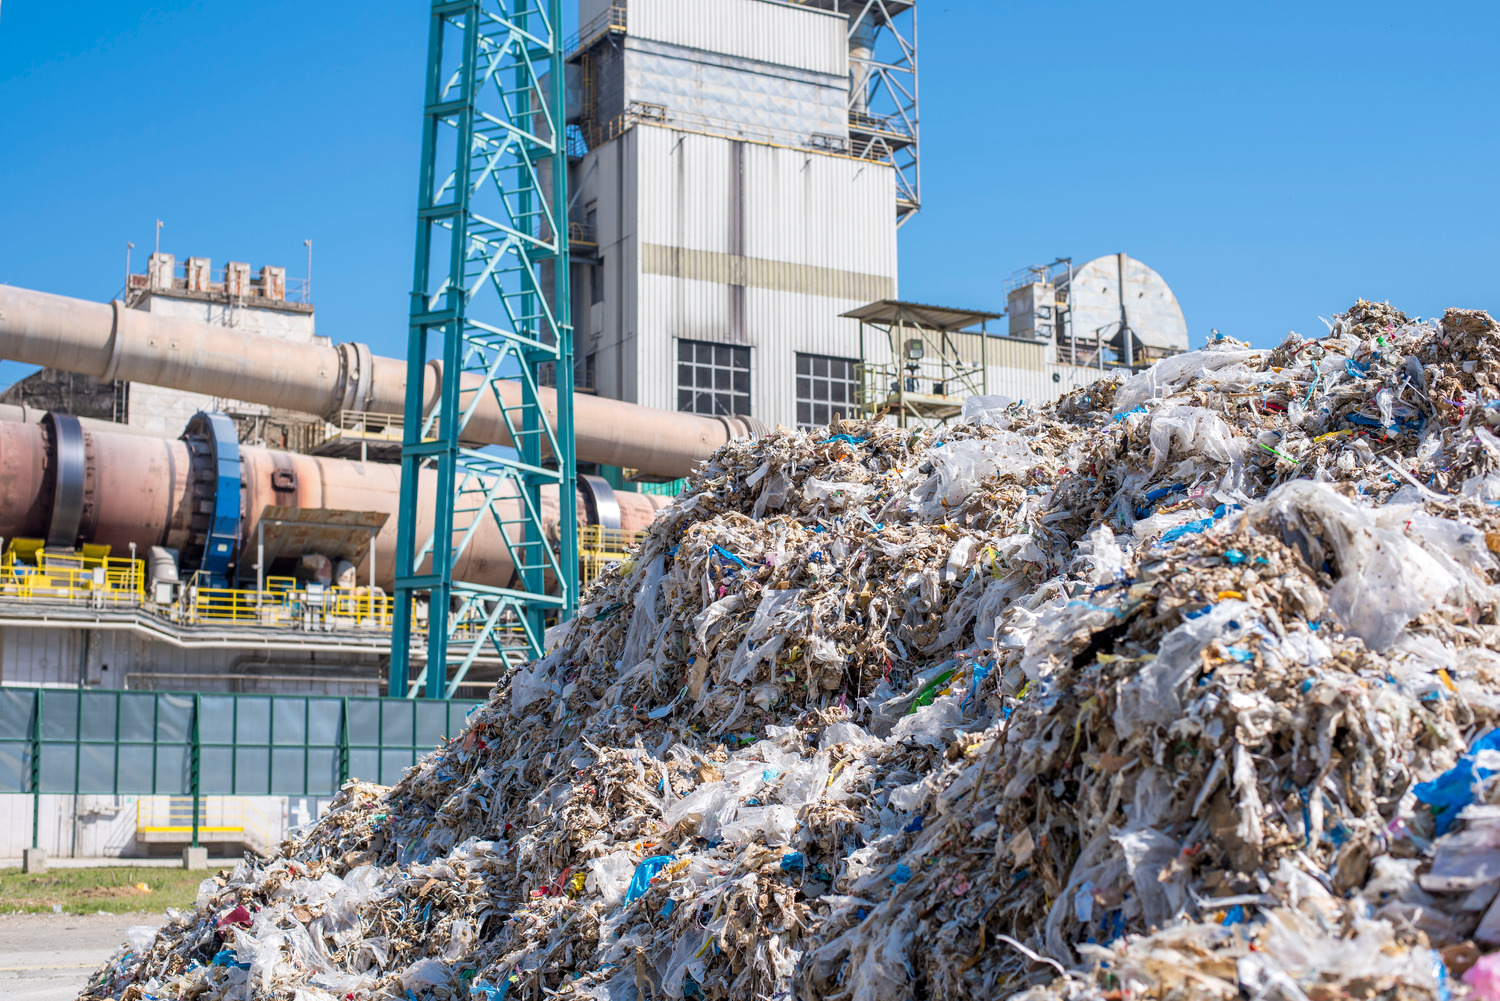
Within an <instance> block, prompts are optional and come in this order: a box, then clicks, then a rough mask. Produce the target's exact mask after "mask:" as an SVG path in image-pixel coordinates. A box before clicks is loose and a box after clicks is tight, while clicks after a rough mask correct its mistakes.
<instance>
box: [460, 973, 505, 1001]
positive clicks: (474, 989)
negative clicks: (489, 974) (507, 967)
mask: <svg viewBox="0 0 1500 1001" xmlns="http://www.w3.org/2000/svg"><path fill="white" fill-rule="evenodd" d="M515 981H516V977H515V975H511V976H509V977H506V978H505V981H504V983H502V984H500V986H499V987H496V986H495V985H494V984H492V983H490V982H489V981H488V980H476V981H474V982H473V983H472V984H470V985H469V994H470V996H473V995H475V994H480V995H483V996H484V1001H505V994H506V992H507V991H509V990H510V985H511V984H513V983H515Z"/></svg>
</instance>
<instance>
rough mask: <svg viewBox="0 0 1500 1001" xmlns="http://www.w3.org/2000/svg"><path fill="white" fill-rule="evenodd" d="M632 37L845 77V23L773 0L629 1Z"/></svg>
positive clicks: (836, 17)
mask: <svg viewBox="0 0 1500 1001" xmlns="http://www.w3.org/2000/svg"><path fill="white" fill-rule="evenodd" d="M627 9H628V12H629V24H630V34H631V35H633V36H635V37H638V38H649V39H652V40H654V41H658V42H670V43H672V44H674V45H685V46H687V47H688V48H693V49H701V50H703V51H704V52H716V53H723V54H724V55H730V56H740V57H743V58H745V59H759V60H761V61H762V62H768V63H777V64H780V65H782V66H795V67H797V68H799V69H805V70H812V71H814V72H818V73H831V74H834V75H837V76H841V77H842V76H846V75H847V74H848V72H849V54H848V48H847V44H846V37H847V34H848V19H847V18H845V17H844V16H843V15H842V14H832V13H828V12H826V11H819V10H814V9H811V8H807V7H800V6H795V5H790V4H784V3H778V2H776V0H629V3H628V7H627Z"/></svg>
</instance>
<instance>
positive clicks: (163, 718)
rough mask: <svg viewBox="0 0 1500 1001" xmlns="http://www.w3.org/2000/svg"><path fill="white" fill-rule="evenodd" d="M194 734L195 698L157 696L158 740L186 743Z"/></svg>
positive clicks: (188, 696)
mask: <svg viewBox="0 0 1500 1001" xmlns="http://www.w3.org/2000/svg"><path fill="white" fill-rule="evenodd" d="M192 732H193V697H192V696H191V695H159V696H157V704H156V739H157V740H162V741H183V742H186V741H187V740H188V737H189V735H191V734H192Z"/></svg>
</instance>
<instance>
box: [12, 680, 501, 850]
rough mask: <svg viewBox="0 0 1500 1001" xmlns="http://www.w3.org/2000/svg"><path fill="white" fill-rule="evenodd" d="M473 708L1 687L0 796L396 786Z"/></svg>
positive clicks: (297, 792)
mask: <svg viewBox="0 0 1500 1001" xmlns="http://www.w3.org/2000/svg"><path fill="white" fill-rule="evenodd" d="M477 706H478V704H477V703H474V702H469V701H460V700H439V699H415V700H413V699H385V698H344V697H338V696H327V695H239V694H225V693H217V692H215V693H207V694H202V695H192V694H186V693H181V692H120V691H101V690H98V689H92V690H84V689H35V688H11V687H0V794H4V793H29V794H31V795H33V796H37V795H40V794H42V793H63V794H102V795H136V796H150V795H158V796H160V795H171V796H192V797H193V798H194V799H195V800H199V799H201V797H203V796H257V795H259V796H264V795H289V796H329V795H332V794H333V793H335V792H337V791H338V788H339V786H340V785H342V784H343V783H344V782H345V781H347V780H348V779H350V778H358V779H363V780H366V781H374V782H381V783H384V784H392V783H395V782H398V781H400V779H401V775H402V773H403V772H405V770H406V769H408V768H410V767H411V766H412V765H413V764H415V763H416V761H417V760H418V759H419V758H420V757H421V756H422V755H423V754H425V753H427V752H428V751H430V750H432V748H434V747H435V746H437V744H438V742H439V741H440V740H441V739H443V737H445V736H450V735H454V734H457V733H458V732H459V731H461V730H462V729H463V727H464V723H465V720H466V719H467V717H468V715H469V714H470V713H472V712H473V711H474V709H475V708H477ZM36 817H37V811H35V810H34V811H33V819H32V832H33V833H32V838H33V844H35V841H36V825H37V819H36Z"/></svg>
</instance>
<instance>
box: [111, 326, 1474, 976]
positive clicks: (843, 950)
mask: <svg viewBox="0 0 1500 1001" xmlns="http://www.w3.org/2000/svg"><path fill="white" fill-rule="evenodd" d="M971 403H973V404H974V405H973V406H970V407H966V408H965V415H964V417H965V419H964V420H963V421H961V422H959V423H955V424H953V425H951V426H948V427H946V428H942V429H940V430H937V431H935V432H934V431H928V430H910V429H899V428H896V427H894V426H893V425H891V424H888V423H884V422H881V421H878V420H870V421H840V422H836V423H835V424H834V425H832V426H830V427H829V428H827V429H820V430H818V431H814V432H803V431H788V430H784V429H778V430H777V432H776V433H774V434H771V435H768V436H766V437H764V438H762V439H759V440H755V441H749V440H738V441H734V442H731V443H729V444H728V445H726V446H724V447H723V448H722V449H720V450H719V451H718V452H717V453H716V454H715V455H714V456H713V457H712V458H711V459H710V460H709V461H707V462H706V463H705V464H704V465H703V466H702V467H701V468H700V469H699V470H698V471H697V472H696V474H695V475H694V476H693V477H692V478H691V480H690V482H689V485H688V488H687V490H686V491H685V492H684V493H683V495H682V496H681V497H680V498H678V500H677V501H676V503H675V504H674V505H673V506H672V507H670V508H668V509H667V510H666V511H664V512H663V513H662V515H661V516H660V517H659V518H658V520H657V521H656V523H655V524H654V525H653V527H652V529H651V531H650V533H649V535H648V537H647V538H646V539H645V541H644V542H643V543H642V545H641V546H640V547H639V548H638V549H637V550H636V551H635V552H633V553H632V554H631V556H630V557H629V559H627V560H626V561H625V562H624V563H622V564H620V565H619V566H618V567H616V568H614V569H613V570H611V571H609V572H607V573H606V574H605V575H604V576H603V577H602V578H601V579H600V580H599V581H598V582H597V583H596V584H595V585H594V586H593V587H591V588H590V590H589V591H588V593H587V594H586V595H585V601H584V603H583V606H582V609H581V611H580V613H579V614H578V616H577V617H576V618H574V619H573V620H571V621H570V622H568V623H566V624H563V625H561V626H559V627H557V628H555V629H554V630H553V631H552V632H551V633H550V634H549V641H548V649H549V652H548V653H547V655H546V656H545V657H543V658H542V659H540V660H538V661H536V662H534V663H532V664H529V665H526V666H524V667H522V668H520V669H518V670H516V671H515V672H514V673H512V674H511V675H510V676H509V677H508V678H507V679H505V680H504V681H503V682H502V683H501V684H500V685H499V686H498V687H497V688H496V690H495V691H494V692H493V693H492V695H491V697H490V699H489V701H488V702H487V704H486V705H484V706H483V707H482V708H480V709H479V710H478V711H476V712H475V713H474V714H473V715H472V716H471V718H470V721H469V723H468V725H467V727H466V729H465V730H464V731H463V732H462V733H460V734H459V735H457V736H456V737H454V738H452V739H451V740H447V741H445V742H444V743H443V745H442V746H440V747H439V748H437V749H436V750H435V751H434V752H433V753H432V754H430V755H428V756H427V757H426V758H424V759H423V760H422V762H421V763H420V764H419V765H417V766H415V767H414V768H413V769H412V770H411V771H410V772H408V773H407V775H406V776H405V778H403V779H402V781H401V782H400V783H399V784H397V785H396V786H394V787H393V788H390V789H384V788H380V787H376V786H371V785H368V784H366V783H360V782H354V783H350V784H349V785H348V786H347V787H346V788H345V789H344V790H343V792H342V793H341V794H340V796H339V798H338V799H337V801H336V802H335V804H334V807H333V809H332V811H331V812H330V813H328V814H327V815H326V816H324V817H323V818H321V819H319V820H318V821H316V822H315V823H313V824H312V825H310V826H309V827H308V828H306V829H304V830H301V831H298V832H296V833H295V834H294V835H292V836H291V837H289V838H288V839H287V841H286V842H285V843H284V844H282V845H281V847H280V849H279V851H278V852H277V854H276V855H275V856H274V857H272V858H247V859H246V860H245V861H244V862H242V863H240V864H239V865H238V866H236V868H235V869H234V870H232V871H226V872H223V873H220V874H219V875H217V876H215V877H213V878H210V879H208V880H206V881H205V882H204V883H203V886H202V888H201V889H200V891H199V894H198V899H197V903H196V906H195V907H194V908H193V909H192V910H191V911H189V912H184V913H180V914H176V915H175V916H173V917H172V919H171V920H170V921H169V923H168V924H167V925H166V927H165V928H163V929H162V930H161V931H160V932H159V933H158V934H157V935H156V936H155V937H154V939H149V940H147V939H143V938H142V937H141V936H133V940H132V942H131V943H130V944H129V945H128V946H126V947H125V948H123V949H122V950H121V951H120V952H119V953H118V954H116V956H114V957H113V958H112V959H111V960H110V961H109V963H108V964H106V965H105V966H104V967H103V968H102V969H101V970H100V971H98V972H97V973H96V974H95V975H94V976H93V978H92V980H91V982H90V986H89V987H88V989H87V990H86V991H85V992H84V997H88V998H106V997H108V998H128V999H132V1001H134V999H138V998H148V997H149V998H184V999H185V998H198V999H204V1001H208V999H219V998H225V999H229V998H243V997H247V996H254V997H257V998H277V999H289V1001H290V999H295V1001H327V999H333V998H356V997H357V998H366V997H375V998H393V999H394V998H412V999H427V998H438V999H449V998H476V997H477V998H484V999H488V1001H494V999H499V998H507V997H510V998H527V999H530V998H542V997H548V998H551V997H564V998H580V999H582V998H591V999H599V1001H630V999H646V998H653V999H654V998H672V999H676V998H693V999H744V998H755V997H764V998H793V997H795V998H829V999H839V1001H844V999H848V1001H906V999H911V998H952V997H999V996H1009V995H1013V994H1021V995H1023V996H1025V997H1027V998H1029V999H1035V1001H1040V999H1044V998H1047V999H1051V998H1068V999H1078V998H1090V999H1092V998H1098V999H1109V1001H1120V999H1126V998H1131V999H1134V998H1146V997H1151V998H1168V997H1171V998H1187V997H1222V998H1225V999H1232V998H1236V997H1247V998H1257V999H1260V998H1270V999H1280V1001H1332V999H1334V998H1342V997H1357V998H1370V997H1375V996H1380V997H1383V998H1424V999H1425V998H1434V999H1437V998H1448V997H1452V996H1458V995H1461V994H1462V993H1463V992H1464V991H1466V990H1470V989H1471V988H1472V989H1474V990H1476V991H1481V992H1484V991H1488V992H1491V993H1492V994H1493V993H1495V992H1497V990H1500V988H1496V987H1495V986H1494V985H1495V984H1497V983H1500V962H1497V960H1496V959H1495V958H1494V956H1493V954H1494V953H1495V952H1496V950H1500V899H1497V894H1496V891H1497V889H1500V781H1497V780H1496V775H1497V774H1500V737H1496V736H1495V735H1494V731H1495V725H1496V720H1497V716H1500V653H1497V651H1500V623H1497V619H1496V610H1497V603H1500V590H1497V588H1496V582H1497V580H1500V564H1497V562H1496V559H1495V555H1494V554H1495V552H1496V551H1497V550H1500V510H1497V506H1500V438H1497V437H1496V429H1497V428H1500V328H1497V326H1496V324H1495V323H1494V322H1493V321H1492V320H1491V319H1490V318H1489V316H1488V315H1487V314H1484V313H1481V312H1471V311H1461V310H1450V311H1449V312H1448V313H1447V314H1446V315H1445V316H1443V317H1442V318H1441V319H1440V320H1437V321H1416V320H1412V319H1410V318H1408V317H1407V316H1405V315H1404V314H1402V313H1401V312H1400V311H1398V310H1396V309H1394V308H1392V307H1390V306H1388V305H1384V304H1379V303H1370V302H1364V301H1361V302H1359V303H1357V304H1356V305H1355V306H1354V308H1353V309H1351V310H1350V311H1349V312H1348V313H1346V314H1343V315H1341V316H1338V317H1336V318H1334V319H1333V321H1332V322H1331V323H1330V324H1329V330H1328V333H1327V334H1326V335H1325V336H1320V337H1313V338H1308V337H1302V336H1298V335H1292V336H1290V337H1288V338H1287V339H1286V341H1285V342H1284V343H1283V344H1281V345H1280V346H1278V347H1277V348H1275V349H1273V350H1256V349H1252V348H1250V347H1249V346H1247V345H1245V344H1241V343H1239V342H1236V341H1233V340H1229V339H1220V340H1218V341H1215V342H1213V343H1211V344H1209V345H1208V346H1207V347H1206V348H1204V349H1202V350H1198V351H1193V352H1189V353H1186V354H1182V355H1178V356H1174V357H1171V358H1167V359H1164V360H1162V361H1160V362H1158V363H1157V364H1156V365H1154V366H1152V367H1151V368H1149V369H1145V370H1143V371H1140V372H1137V373H1134V374H1127V375H1126V376H1125V377H1115V378H1112V379H1105V380H1103V381H1100V382H1098V383H1095V384H1094V385H1092V386H1089V387H1085V388H1082V389H1079V390H1077V391H1075V392H1073V393H1072V394H1070V395H1069V396H1067V397H1065V398H1063V399H1062V400H1060V401H1058V402H1056V403H1054V404H1050V405H1048V406H1044V407H1031V406H1026V405H1024V404H1021V403H1015V402H1012V401H1009V400H1005V399H1001V398H995V399H988V400H986V399H978V400H976V401H971ZM1485 996H1489V995H1488V994H1486V995H1485ZM1497 996H1500V995H1497Z"/></svg>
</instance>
